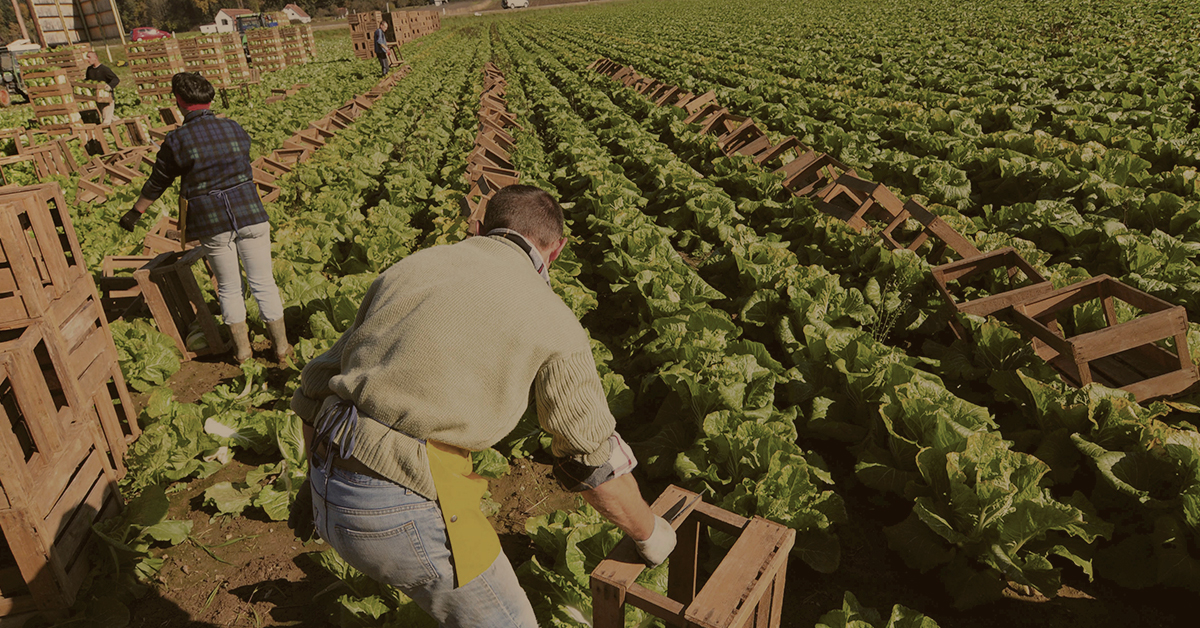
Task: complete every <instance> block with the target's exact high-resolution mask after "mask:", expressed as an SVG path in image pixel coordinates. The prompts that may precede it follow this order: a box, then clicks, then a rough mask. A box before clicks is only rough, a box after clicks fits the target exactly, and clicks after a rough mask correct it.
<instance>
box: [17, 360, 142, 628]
mask: <svg viewBox="0 0 1200 628" xmlns="http://www.w3.org/2000/svg"><path fill="white" fill-rule="evenodd" d="M2 372H3V367H0V373H2ZM0 377H2V375H0ZM12 410H13V408H12V406H11V405H9V404H7V403H6V404H3V408H2V409H0V421H2V420H4V418H5V417H3V415H6V414H9V413H10V412H11V411H12ZM14 414H15V413H14ZM7 418H9V419H11V418H12V417H11V416H9V417H7ZM74 431H75V433H76V434H77V436H78V437H77V438H75V439H73V440H72V441H70V442H69V443H64V445H63V447H62V448H61V449H60V450H58V451H56V452H49V451H39V452H38V454H37V455H36V456H35V457H34V458H35V460H31V461H29V462H23V461H22V460H21V458H20V457H19V456H20V454H21V452H20V451H19V450H14V449H13V446H14V445H15V444H16V443H14V442H13V441H12V440H11V434H0V467H2V468H0V489H2V490H0V532H3V538H2V539H0V544H3V545H5V546H7V549H8V553H10V554H11V559H9V558H8V557H7V556H5V559H3V560H0V586H2V587H3V589H2V591H3V593H0V623H4V624H5V625H8V623H10V622H11V623H13V624H14V625H16V624H18V623H22V622H24V621H26V620H28V619H30V618H31V617H33V616H34V615H37V614H41V615H43V616H45V617H48V618H50V619H63V618H65V617H66V614H67V610H68V609H69V608H70V606H71V604H72V603H74V601H75V595H76V593H77V592H78V591H79V587H80V585H81V584H82V582H83V579H84V578H85V576H86V575H87V573H88V571H89V570H90V567H91V564H90V561H89V560H88V554H89V550H90V547H91V545H92V543H93V542H94V538H95V537H94V535H93V534H92V530H91V529H92V525H93V524H95V523H97V522H99V521H101V520H103V519H106V518H108V517H111V516H114V515H116V514H117V512H118V511H119V510H120V506H121V498H120V494H119V493H118V492H117V490H116V477H115V476H114V474H113V472H112V469H111V467H110V466H109V464H108V461H109V456H108V455H107V454H106V452H104V450H103V447H102V446H101V445H98V444H97V442H98V441H97V438H98V435H97V434H96V430H95V429H94V427H92V426H91V425H89V424H85V425H80V426H79V427H76V428H75V430H74ZM0 432H3V430H0ZM0 554H5V553H4V552H0Z"/></svg>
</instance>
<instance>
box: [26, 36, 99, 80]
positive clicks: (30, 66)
mask: <svg viewBox="0 0 1200 628" xmlns="http://www.w3.org/2000/svg"><path fill="white" fill-rule="evenodd" d="M89 52H92V45H91V44H77V45H74V46H64V47H61V48H54V49H52V50H46V51H43V52H33V53H26V54H22V55H21V56H19V57H17V65H19V66H21V73H22V74H29V73H31V72H44V71H46V70H50V69H52V68H62V69H63V70H65V71H66V73H67V78H69V79H71V80H73V81H82V80H83V77H84V74H85V73H86V72H87V68H88V62H87V59H85V58H84V57H85V56H87V54H88V53H89Z"/></svg>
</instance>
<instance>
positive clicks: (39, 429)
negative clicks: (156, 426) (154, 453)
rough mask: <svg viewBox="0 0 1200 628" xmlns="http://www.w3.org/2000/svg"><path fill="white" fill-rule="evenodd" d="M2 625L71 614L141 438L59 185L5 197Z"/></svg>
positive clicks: (0, 403) (0, 336) (0, 367)
mask: <svg viewBox="0 0 1200 628" xmlns="http://www.w3.org/2000/svg"><path fill="white" fill-rule="evenodd" d="M0 423H2V425H0V532H2V533H3V537H2V538H0V583H3V589H2V590H0V621H3V622H9V621H11V622H13V623H14V624H15V623H19V622H21V621H23V620H25V619H26V618H28V617H29V616H31V615H32V614H34V613H38V612H42V613H49V614H51V615H52V616H53V615H58V616H62V615H63V614H64V613H65V612H66V609H68V608H70V605H71V604H72V603H73V602H74V598H75V595H76V593H77V592H78V590H79V586H80V584H81V583H82V581H83V579H84V577H85V576H86V575H87V573H88V571H89V561H88V558H87V557H88V547H89V544H90V543H91V542H92V538H93V536H92V534H91V528H92V525H93V524H94V523H96V522H97V521H100V520H101V519H103V518H105V517H108V516H112V515H114V514H116V512H117V511H118V510H119V509H120V495H119V493H118V492H117V489H116V482H117V480H119V479H120V478H121V477H122V476H123V475H124V473H125V467H124V466H123V464H124V463H123V462H122V460H123V456H124V454H125V452H126V451H127V449H128V446H129V443H130V442H132V440H133V439H134V438H136V437H137V436H138V434H139V430H138V426H137V421H136V419H135V416H134V414H133V406H132V403H131V401H130V398H129V392H128V390H127V389H126V386H125V380H124V378H123V377H122V375H121V369H120V367H119V365H118V363H117V350H116V347H115V346H114V345H113V340H112V334H111V333H110V331H109V329H108V322H107V320H106V319H105V316H104V312H103V311H102V309H101V306H100V299H99V296H98V294H97V292H96V285H95V283H94V282H93V280H92V276H91V274H90V273H88V272H87V269H86V268H85V265H84V260H83V254H82V252H81V250H80V248H79V241H78V239H77V238H76V237H75V231H74V228H73V227H72V225H71V220H70V217H69V215H68V212H67V205H66V202H65V201H64V199H63V194H62V191H61V190H60V189H59V188H58V186H57V185H53V184H51V185H37V186H30V187H24V188H16V189H10V190H6V191H4V192H0Z"/></svg>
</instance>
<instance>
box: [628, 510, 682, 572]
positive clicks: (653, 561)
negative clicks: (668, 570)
mask: <svg viewBox="0 0 1200 628" xmlns="http://www.w3.org/2000/svg"><path fill="white" fill-rule="evenodd" d="M633 542H634V543H635V544H637V550H638V553H639V554H641V555H642V559H643V560H645V561H646V564H647V565H650V566H651V567H657V566H659V565H661V564H663V561H665V560H666V559H667V557H668V556H670V555H671V552H672V551H673V550H674V549H675V529H674V528H672V527H671V524H669V523H667V520H666V519H663V518H662V517H659V516H658V515H655V516H654V532H653V533H652V534H651V535H650V538H648V539H646V540H645V541H639V540H637V539H634V541H633Z"/></svg>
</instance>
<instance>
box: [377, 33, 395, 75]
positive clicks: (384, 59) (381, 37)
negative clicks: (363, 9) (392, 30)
mask: <svg viewBox="0 0 1200 628" xmlns="http://www.w3.org/2000/svg"><path fill="white" fill-rule="evenodd" d="M387 29H388V23H387V22H380V23H379V28H376V29H375V56H376V57H378V58H379V69H380V72H381V76H387V74H388V72H390V71H391V69H392V60H391V57H389V56H388V45H387Z"/></svg>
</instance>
